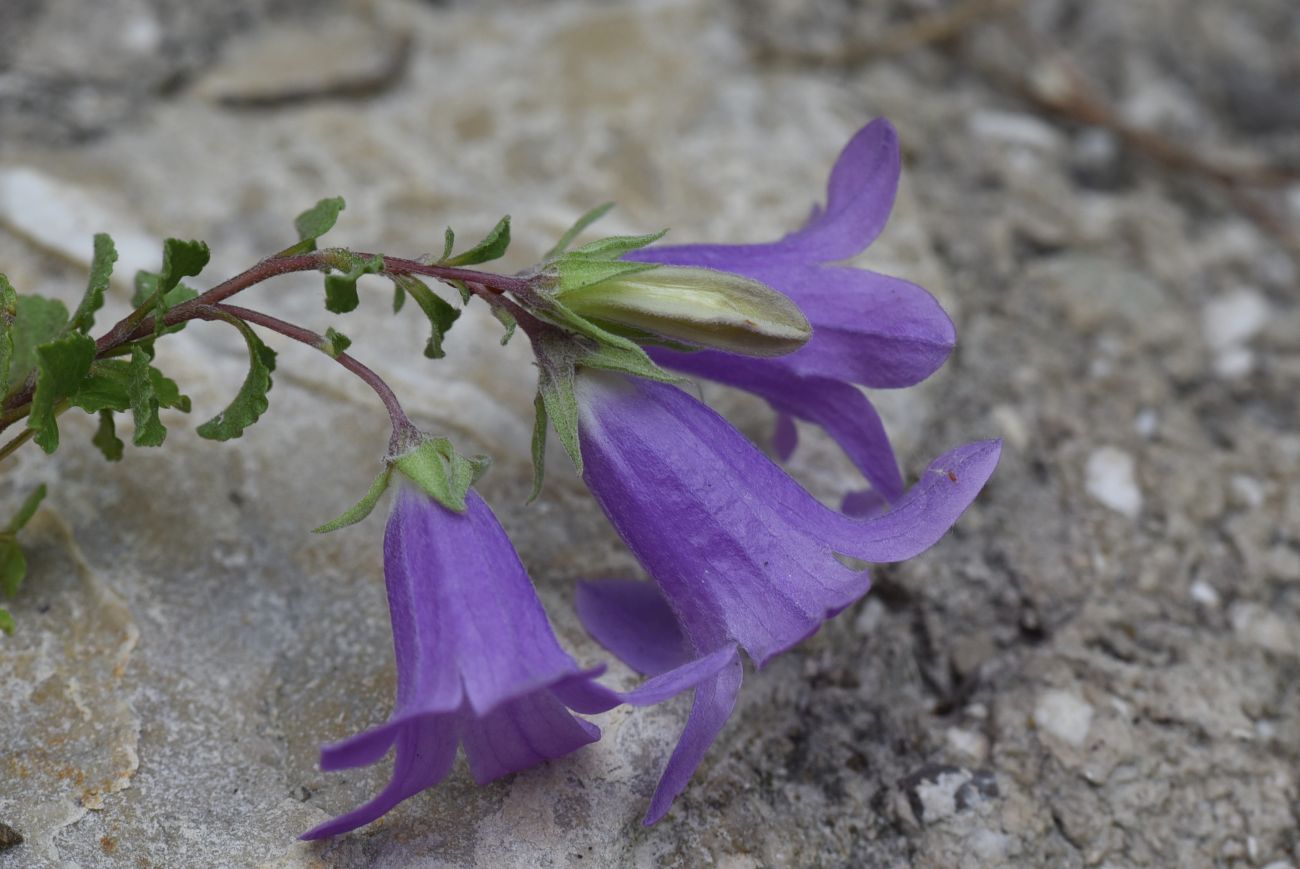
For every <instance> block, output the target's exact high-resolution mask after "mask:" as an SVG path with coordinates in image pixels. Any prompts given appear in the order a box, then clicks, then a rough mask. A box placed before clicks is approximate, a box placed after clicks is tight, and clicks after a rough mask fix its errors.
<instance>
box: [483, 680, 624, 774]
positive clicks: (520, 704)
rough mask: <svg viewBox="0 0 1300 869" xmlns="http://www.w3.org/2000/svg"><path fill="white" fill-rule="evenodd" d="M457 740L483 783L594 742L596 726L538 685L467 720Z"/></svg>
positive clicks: (597, 737)
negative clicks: (571, 710) (540, 689)
mask: <svg viewBox="0 0 1300 869" xmlns="http://www.w3.org/2000/svg"><path fill="white" fill-rule="evenodd" d="M461 739H462V740H464V743H465V757H466V759H467V760H468V761H469V771H470V774H471V775H473V776H474V781H476V782H477V783H479V784H481V785H483V784H487V783H488V782H490V781H495V780H496V779H499V778H501V777H502V776H506V775H509V774H511V773H514V772H519V771H520V770H525V769H528V768H529V767H533V766H536V765H537V764H539V763H542V762H544V761H547V760H552V759H554V758H557V757H563V756H564V755H566V754H569V753H570V752H572V751H576V750H577V749H579V748H582V747H583V746H584V745H587V744H588V743H591V742H595V741H596V740H598V739H600V728H598V727H596V726H595V725H594V724H589V723H588V722H586V721H583V720H582V719H580V718H575V717H573V716H572V715H571V714H569V710H568V709H567V708H565V706H564V704H563V703H562V702H560V700H559V699H558V698H557V697H555V696H554V695H553V694H552V693H551V692H550V691H545V690H543V691H534V692H533V693H531V694H528V695H525V696H523V697H519V698H516V699H514V700H510V701H508V702H506V703H503V704H501V705H500V706H498V707H496V708H495V709H493V710H492V711H491V712H489V713H488V714H487V715H484V716H482V717H480V718H477V719H475V720H473V721H469V722H466V726H465V728H464V730H463V732H462V733H461Z"/></svg>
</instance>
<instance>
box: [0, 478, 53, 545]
mask: <svg viewBox="0 0 1300 869" xmlns="http://www.w3.org/2000/svg"><path fill="white" fill-rule="evenodd" d="M46 491H47V490H46V488H45V484H44V483H41V484H40V485H39V486H37V487H36V488H35V489H33V490H32V493H31V494H30V495H28V496H27V497H26V498H24V499H23V503H22V505H21V506H20V507H19V508H18V512H16V513H14V515H13V518H12V519H10V520H9V524H8V525H6V526H5V529H4V532H3V533H4V534H8V535H14V534H17V533H18V532H19V531H22V530H23V528H25V527H27V523H28V522H30V521H32V517H33V516H35V515H36V510H37V508H38V507H40V506H41V502H42V501H44V500H45V494H46Z"/></svg>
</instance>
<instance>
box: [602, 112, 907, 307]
mask: <svg viewBox="0 0 1300 869" xmlns="http://www.w3.org/2000/svg"><path fill="white" fill-rule="evenodd" d="M899 170H900V161H899V153H898V133H897V132H895V130H894V128H893V126H892V125H891V124H890V123H889V121H887V120H885V119H884V118H877V119H876V120H874V121H872V122H871V123H869V124H867V125H866V126H865V127H863V128H862V129H861V130H859V131H858V132H857V134H856V135H854V137H853V138H852V139H850V140H849V143H848V144H847V145H845V146H844V150H843V151H841V152H840V156H839V159H838V160H836V161H835V167H834V168H833V169H832V170H831V176H830V183H829V185H828V187H827V199H826V207H825V208H822V209H814V211H813V214H812V216H811V217H810V218H809V219H808V222H807V223H806V224H805V225H804V226H803V228H802V229H799V230H797V231H795V232H792V233H791V234H789V235H787V236H786V237H785V238H783V239H781V240H780V241H777V242H771V243H768V244H735V245H712V244H710V245H705V244H699V245H665V246H663V247H651V248H644V249H642V250H637V251H634V252H633V253H632V254H631V255H630V256H629V257H628V258H629V259H633V260H637V261H639V262H657V263H669V264H673V265H689V266H705V267H708V268H715V269H721V270H722V271H734V272H739V273H741V274H745V272H744V270H743V269H742V268H739V266H741V265H743V264H745V263H750V264H756V263H764V264H776V263H822V262H835V261H838V260H845V259H848V258H850V257H853V256H856V255H857V254H858V253H859V252H860V251H862V250H863V249H865V248H866V247H867V246H868V245H870V244H871V242H873V241H875V240H876V236H878V235H880V231H881V230H882V229H884V226H885V222H886V221H887V220H888V219H889V212H890V210H892V208H893V206H894V196H895V194H896V193H897V192H898V176H899ZM796 301H797V300H796Z"/></svg>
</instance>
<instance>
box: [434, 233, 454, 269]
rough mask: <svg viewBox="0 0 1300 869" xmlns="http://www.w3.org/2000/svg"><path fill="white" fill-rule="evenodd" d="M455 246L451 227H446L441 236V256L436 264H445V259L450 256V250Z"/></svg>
mask: <svg viewBox="0 0 1300 869" xmlns="http://www.w3.org/2000/svg"><path fill="white" fill-rule="evenodd" d="M455 246H456V233H454V232H452V231H451V227H450V226H449V227H447V231H446V232H444V233H443V234H442V256H440V257H439V258H438V262H442V263H445V262H446V261H447V257H449V256H451V250H452V248H453V247H455Z"/></svg>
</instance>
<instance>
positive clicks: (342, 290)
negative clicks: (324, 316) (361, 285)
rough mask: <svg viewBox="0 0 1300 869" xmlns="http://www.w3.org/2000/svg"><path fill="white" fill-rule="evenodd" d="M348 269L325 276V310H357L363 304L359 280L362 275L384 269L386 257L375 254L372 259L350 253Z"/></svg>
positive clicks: (346, 311) (345, 311)
mask: <svg viewBox="0 0 1300 869" xmlns="http://www.w3.org/2000/svg"><path fill="white" fill-rule="evenodd" d="M348 257H349V259H348V263H349V265H348V270H347V271H346V272H344V273H343V274H332V275H327V276H326V277H325V310H327V311H329V312H331V313H334V314H346V313H348V312H349V311H355V310H356V309H357V305H359V304H361V297H360V296H358V295H357V281H358V280H360V278H361V276H362V275H373V274H377V273H379V272H382V271H383V270H384V258H383V257H381V256H378V255H376V256H374V257H371V258H370V259H363V258H361V257H357V256H352V255H351V254H348Z"/></svg>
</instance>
